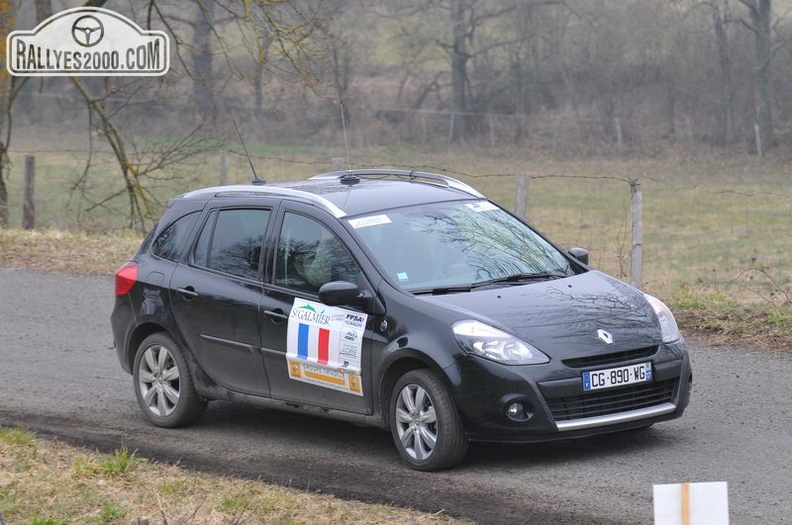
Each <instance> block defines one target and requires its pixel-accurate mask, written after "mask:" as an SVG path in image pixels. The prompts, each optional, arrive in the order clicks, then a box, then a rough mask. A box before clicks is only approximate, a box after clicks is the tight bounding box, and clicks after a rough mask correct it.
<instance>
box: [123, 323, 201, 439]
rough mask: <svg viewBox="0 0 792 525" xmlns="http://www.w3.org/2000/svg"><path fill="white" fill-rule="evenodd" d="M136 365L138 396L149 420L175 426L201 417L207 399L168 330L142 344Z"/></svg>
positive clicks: (186, 423)
mask: <svg viewBox="0 0 792 525" xmlns="http://www.w3.org/2000/svg"><path fill="white" fill-rule="evenodd" d="M133 366H134V368H133V371H134V372H133V378H134V385H135V396H136V397H137V400H138V403H139V404H140V408H142V409H143V415H144V416H145V417H146V419H148V420H149V421H151V422H152V423H154V424H155V425H157V426H158V427H167V428H175V427H181V426H185V425H189V424H190V423H193V422H194V421H195V420H197V419H198V418H199V417H201V414H203V412H204V410H205V409H206V401H205V400H204V399H202V398H201V397H200V396H199V395H198V393H197V392H196V391H195V386H194V385H193V380H192V376H191V375H190V370H189V369H188V367H187V361H186V360H185V359H184V352H183V351H182V349H181V347H180V346H179V345H178V344H177V343H176V341H174V340H173V339H172V338H170V337H169V336H168V335H166V334H164V333H157V334H153V335H150V336H149V337H147V338H146V339H145V340H143V342H142V343H141V344H140V346H139V347H138V351H137V354H136V355H135V361H134V364H133Z"/></svg>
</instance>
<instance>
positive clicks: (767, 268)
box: [7, 148, 792, 304]
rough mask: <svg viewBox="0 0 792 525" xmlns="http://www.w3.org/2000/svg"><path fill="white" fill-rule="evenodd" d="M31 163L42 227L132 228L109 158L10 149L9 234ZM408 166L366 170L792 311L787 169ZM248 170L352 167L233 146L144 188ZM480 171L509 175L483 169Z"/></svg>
mask: <svg viewBox="0 0 792 525" xmlns="http://www.w3.org/2000/svg"><path fill="white" fill-rule="evenodd" d="M25 156H35V166H36V168H35V169H36V175H35V182H36V185H35V189H34V190H33V191H34V196H33V198H32V204H33V206H34V207H35V211H36V217H35V227H37V228H62V229H82V230H88V231H97V232H102V231H107V230H111V229H118V228H123V227H125V226H126V225H127V224H128V222H129V202H128V200H127V198H126V195H125V187H124V182H123V180H122V179H121V177H120V176H119V168H118V163H117V161H116V160H115V158H114V156H113V154H112V152H110V151H96V150H94V151H93V152H91V153H90V155H89V153H88V152H87V151H86V150H82V149H68V148H65V149H61V150H46V151H45V150H34V149H28V150H25V149H19V150H13V151H12V155H11V160H12V165H11V172H10V176H9V179H8V181H7V182H8V187H9V217H10V219H11V226H21V225H22V223H23V216H24V213H23V212H24V209H25V206H26V205H25V177H24V172H25V164H26V162H25ZM463 156H464V155H463ZM429 157H430V158H431V155H429ZM87 158H90V162H87V161H86V159H87ZM411 160H412V161H413V164H395V165H394V164H381V165H380V164H377V163H376V162H368V163H367V164H366V165H365V167H369V168H376V167H396V168H400V169H415V170H420V171H434V172H441V173H447V174H449V175H452V176H455V177H457V178H459V179H461V180H463V181H464V182H467V183H468V184H471V185H472V186H473V187H475V188H477V189H479V190H480V191H482V193H484V194H485V195H487V196H488V197H490V198H491V199H492V200H494V201H496V202H498V203H499V204H501V205H502V206H504V207H505V208H507V209H509V210H511V211H514V212H515V213H517V214H519V215H523V216H525V217H527V219H528V220H529V222H531V223H532V224H533V225H534V226H535V227H536V228H538V229H539V230H540V231H542V232H544V233H545V234H547V235H548V236H549V237H550V238H551V239H553V240H554V241H555V242H557V243H558V244H559V245H561V246H562V247H563V248H565V249H569V248H571V247H573V246H580V247H583V248H585V249H587V250H589V252H590V255H591V264H592V266H594V267H596V268H598V269H602V270H603V271H605V272H607V273H609V274H611V275H614V276H616V277H619V278H622V279H624V280H628V281H629V280H632V281H633V282H635V283H636V284H640V285H642V286H643V287H644V288H645V289H647V290H649V291H652V292H654V293H657V294H660V295H666V296H667V295H670V294H673V293H676V292H677V291H678V290H680V289H681V287H684V288H686V289H698V288H708V289H711V290H715V291H717V292H719V293H723V294H726V295H728V296H731V297H735V298H738V299H740V300H744V301H769V302H775V303H781V304H784V303H785V304H792V263H790V261H789V254H790V253H792V174H790V173H789V171H788V169H786V168H785V166H783V165H777V164H772V163H760V162H758V161H756V160H754V161H751V160H748V161H746V162H745V163H741V164H737V165H729V164H728V163H727V164H718V163H714V164H713V163H702V164H697V165H685V164H684V163H677V164H673V165H668V164H664V163H656V164H651V163H649V164H647V163H627V164H626V165H625V164H623V163H618V164H609V163H605V164H597V163H593V164H585V163H584V164H585V165H583V166H581V165H580V163H550V164H549V165H544V164H542V163H537V162H525V161H513V162H510V163H506V162H504V161H502V160H499V159H491V160H489V161H487V162H483V163H482V164H481V165H479V166H477V167H476V169H470V170H469V171H466V170H464V169H458V168H444V167H443V166H442V165H439V166H431V165H426V164H421V163H420V161H419V162H414V159H411ZM441 160H444V161H445V160H447V159H441ZM251 162H252V164H253V166H254V168H255V169H256V170H257V172H258V173H259V175H260V176H263V177H264V178H266V179H267V180H268V181H270V182H276V181H284V180H295V179H300V178H305V177H307V176H310V175H312V174H315V173H321V172H325V171H330V170H332V169H335V168H338V167H339V164H340V165H341V166H342V167H344V168H346V167H348V163H347V161H346V159H341V158H339V157H332V156H329V155H328V156H323V157H321V158H311V157H309V156H307V155H305V154H300V155H294V154H293V152H291V151H290V150H288V149H286V148H285V149H284V153H283V154H282V155H278V154H273V155H266V156H263V155H254V156H251V158H248V157H247V156H246V155H244V153H243V152H241V151H237V150H236V149H234V150H222V151H218V150H212V151H207V152H204V153H203V154H201V155H197V156H196V157H194V158H191V159H190V160H189V161H186V162H184V163H181V164H178V165H174V166H172V167H171V169H169V170H165V171H164V173H166V175H164V174H162V173H160V174H158V175H157V176H156V177H152V178H150V179H146V180H144V181H143V182H144V183H145V184H146V185H147V188H148V189H147V191H148V194H149V195H150V197H151V198H152V200H153V202H154V203H155V204H154V209H155V211H160V210H161V209H162V206H164V203H165V202H166V201H167V199H168V198H170V197H172V196H174V195H178V194H180V193H183V192H185V191H188V190H190V189H194V188H197V187H200V186H206V185H216V184H220V183H227V184H235V183H246V182H250V181H251V180H252V176H251V167H250V163H251ZM507 164H508V165H507ZM482 165H483V167H484V168H486V167H490V168H492V167H495V168H508V172H507V169H503V170H502V171H503V172H487V171H484V170H483V169H482V168H481V166H482ZM349 167H352V168H357V167H364V166H362V165H360V164H358V165H353V166H349ZM638 189H640V191H636V190H638ZM636 196H638V197H639V198H640V204H641V207H640V209H639V213H638V214H637V215H636ZM394 205H396V203H394ZM27 206H28V208H27V209H28V211H29V207H30V203H29V204H28V205H27ZM636 221H640V226H641V228H640V229H639V230H638V237H637V238H636ZM636 248H638V251H636ZM636 258H640V259H639V260H636ZM636 269H637V270H638V271H639V272H642V273H638V274H636ZM636 275H637V277H636Z"/></svg>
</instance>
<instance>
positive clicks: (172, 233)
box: [151, 213, 198, 262]
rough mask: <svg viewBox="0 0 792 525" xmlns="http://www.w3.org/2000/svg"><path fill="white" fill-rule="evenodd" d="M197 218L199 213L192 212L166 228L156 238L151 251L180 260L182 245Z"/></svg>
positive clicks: (172, 259)
mask: <svg viewBox="0 0 792 525" xmlns="http://www.w3.org/2000/svg"><path fill="white" fill-rule="evenodd" d="M197 218H198V213H190V214H189V215H185V216H184V217H182V218H180V219H178V220H176V222H174V223H173V224H171V225H170V226H168V227H167V228H165V229H164V230H163V231H162V233H160V234H159V236H158V237H157V238H156V239H155V240H154V243H153V244H152V246H151V253H153V254H154V255H156V256H157V257H162V258H163V259H168V260H169V261H174V262H175V261H178V260H179V253H180V252H181V247H182V246H183V245H184V241H185V239H186V238H187V236H188V235H189V234H190V231H191V230H192V227H193V225H194V224H195V220H196V219H197Z"/></svg>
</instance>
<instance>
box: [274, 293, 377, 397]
mask: <svg viewBox="0 0 792 525" xmlns="http://www.w3.org/2000/svg"><path fill="white" fill-rule="evenodd" d="M367 319H368V316H367V315H366V314H361V313H358V312H353V311H350V310H346V309H344V308H337V307H331V306H326V305H324V304H322V303H317V302H313V301H306V300H304V299H300V298H296V299H295V300H294V304H293V305H292V309H291V313H290V315H289V326H288V330H287V339H286V361H287V365H288V370H289V378H291V379H294V380H295V381H302V382H304V383H310V384H313V385H317V386H321V387H324V388H330V389H333V390H339V391H341V392H347V393H349V394H354V395H358V396H362V395H363V387H362V382H361V378H360V372H361V367H360V356H361V353H362V352H361V349H362V347H363V334H364V331H365V326H366V321H367Z"/></svg>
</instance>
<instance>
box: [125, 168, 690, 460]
mask: <svg viewBox="0 0 792 525" xmlns="http://www.w3.org/2000/svg"><path fill="white" fill-rule="evenodd" d="M255 182H257V183H254V184H250V185H236V186H223V187H215V188H207V189H201V190H198V191H193V192H190V193H187V194H184V195H181V196H180V197H177V198H174V199H172V200H171V201H170V203H169V204H168V208H167V211H166V212H165V213H164V215H163V216H162V218H161V219H160V221H159V222H158V224H157V225H156V226H155V227H154V228H153V229H152V231H151V232H150V233H149V235H148V236H147V238H146V239H145V241H144V242H143V244H142V246H141V247H140V249H139V251H138V252H137V254H136V255H135V256H134V257H133V259H132V260H131V261H129V262H127V263H125V264H124V265H123V266H121V268H120V269H119V270H118V272H117V273H116V302H115V308H114V311H113V314H112V328H113V335H114V340H115V347H116V350H117V353H118V358H119V360H120V362H121V366H122V367H123V369H124V370H126V371H127V372H129V373H131V374H133V376H134V389H135V394H136V396H137V399H138V401H139V403H140V406H141V407H142V409H143V414H144V415H145V416H146V418H147V419H149V420H150V421H151V422H152V423H154V424H155V425H158V426H162V427H176V426H182V425H187V424H189V423H191V422H193V421H194V420H195V419H196V418H198V417H199V416H200V415H201V414H202V412H203V411H204V409H205V408H206V404H207V402H208V401H209V400H214V399H223V400H230V401H237V402H241V403H248V404H252V405H257V406H261V407H270V408H279V409H283V410H304V411H307V412H308V413H313V414H316V415H323V416H327V417H332V418H336V419H342V420H347V421H351V422H355V423H363V424H368V425H375V426H381V427H383V428H389V429H390V432H391V433H392V435H393V440H394V442H395V444H396V448H397V449H398V451H399V454H400V455H401V457H402V458H403V459H404V460H405V461H406V462H407V464H409V465H410V466H411V467H413V468H415V469H419V470H438V469H443V468H448V467H452V466H454V465H456V464H458V463H459V462H460V461H462V459H463V457H464V455H465V452H466V450H467V444H468V441H469V440H482V441H500V442H534V441H545V440H552V439H559V438H571V437H583V436H591V435H595V434H601V433H606V432H616V431H624V430H631V429H638V428H644V427H648V426H650V425H652V424H653V423H656V422H659V421H664V420H669V419H674V418H678V417H680V416H681V415H682V413H683V411H684V410H685V407H686V406H687V404H688V401H689V397H690V387H691V383H692V377H693V376H692V372H691V367H690V361H689V359H688V354H687V349H686V345H685V342H684V340H683V339H682V337H681V336H680V334H679V330H678V329H677V325H676V322H675V321H674V317H673V315H672V314H671V312H670V311H669V310H668V308H666V306H665V305H664V304H663V303H661V302H660V301H659V300H657V299H655V298H654V297H651V296H649V295H646V294H643V293H641V292H640V291H638V290H636V289H635V288H633V287H631V286H629V285H627V284H624V283H622V282H621V281H618V280H616V279H613V278H611V277H609V276H607V275H605V274H602V273H600V272H598V271H596V270H594V269H592V268H590V267H589V266H588V264H587V263H588V254H587V252H586V251H585V250H583V249H580V248H574V249H572V250H570V252H569V253H564V252H563V251H562V250H560V249H559V248H558V247H556V246H555V245H553V244H552V243H551V242H550V241H548V240H547V239H546V238H545V237H543V236H542V235H541V234H539V233H537V232H536V231H535V230H533V229H532V228H531V227H530V226H528V225H527V224H526V223H524V222H523V221H521V220H520V219H518V218H516V217H515V216H513V215H511V214H510V213H509V212H507V211H505V210H504V209H502V208H501V207H499V206H498V205H497V204H495V203H493V202H491V201H489V200H487V199H486V197H484V196H483V195H482V194H480V193H479V192H478V191H476V190H475V189H473V188H471V187H470V186H468V185H466V184H464V183H462V182H460V181H458V180H455V179H452V178H450V177H445V176H442V175H436V174H429V173H420V172H410V171H391V170H357V171H344V172H334V173H327V174H324V175H318V176H315V177H313V178H311V179H308V180H305V181H301V182H293V183H281V184H261V183H260V182H261V181H255Z"/></svg>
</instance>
